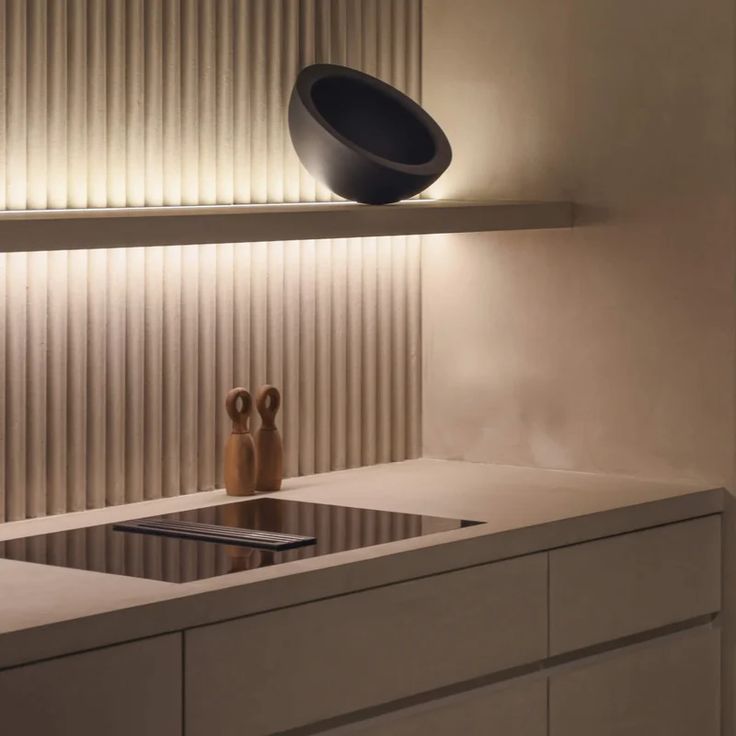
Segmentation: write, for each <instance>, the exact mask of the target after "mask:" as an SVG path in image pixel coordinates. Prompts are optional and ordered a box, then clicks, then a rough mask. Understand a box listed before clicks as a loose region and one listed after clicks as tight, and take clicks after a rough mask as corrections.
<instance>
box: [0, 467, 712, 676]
mask: <svg viewBox="0 0 736 736" xmlns="http://www.w3.org/2000/svg"><path fill="white" fill-rule="evenodd" d="M723 494H724V491H723V489H721V488H713V487H710V488H709V487H708V484H707V483H702V482H698V481H687V482H669V481H656V480H643V479H635V478H627V477H619V476H612V475H595V474H589V473H574V472H566V471H555V470H540V469H535V468H520V467H511V466H498V465H484V464H475V463H465V462H453V461H443V460H428V459H424V460H411V461H406V462H402V463H393V464H390V465H379V466H373V467H368V468H361V469H357V470H346V471H340V472H335V473H327V474H323V475H315V476H307V477H303V478H293V479H290V480H287V481H286V482H285V483H284V490H282V491H281V492H280V493H279V494H278V495H279V496H280V497H282V498H288V499H296V500H304V501H312V502H316V503H320V502H321V503H330V504H340V505H347V506H356V507H362V508H373V509H380V510H387V511H400V512H405V513H410V514H425V515H434V516H446V517H452V518H467V519H474V520H479V521H485V522H486V523H485V524H482V525H480V526H475V527H469V528H465V529H461V530H456V531H452V532H442V533H439V534H433V535H429V536H424V537H417V538H414V539H407V540H403V541H398V542H391V543H388V544H382V545H377V546H373V547H366V548H362V549H357V550H351V551H348V552H340V553H336V554H332V555H326V556H322V557H315V558H309V559H305V560H299V561H295V562H289V563H284V564H281V565H278V566H275V567H265V568H260V569H257V570H251V571H247V572H238V573H232V574H229V575H224V576H219V577H215V578H210V579H207V580H199V581H196V582H191V583H184V584H174V583H163V582H157V581H152V580H146V579H142V578H132V577H123V576H118V575H109V574H105V573H96V572H88V571H84V570H73V569H68V568H62V567H52V566H48V565H40V564H33V563H27V562H15V561H12V560H0V668H2V667H9V666H13V665H17V664H21V663H24V662H30V661H35V660H39V659H44V658H47V657H54V656H59V655H62V654H67V653H70V652H74V651H81V650H85V649H91V648H95V647H99V646H106V645H110V644H114V643H119V642H123V641H129V640H132V639H137V638H141V637H145V636H153V635H157V634H160V633H164V632H169V631H175V630H180V629H183V628H188V627H192V626H200V625H204V624H208V623H212V622H216V621H222V620H225V619H229V618H235V617H238V616H245V615H250V614H253V613H258V612H263V611H267V610H271V609H274V608H280V607H284V606H289V605H296V604H299V603H303V602H306V601H310V600H316V599H319V598H325V597H330V596H335V595H342V594H345V593H349V592H353V591H356V590H362V589H366V588H370V587H375V586H379V585H386V584H391V583H394V582H398V581H401V580H406V579H410V578H415V577H421V576H423V575H431V574H436V573H438V572H444V571H447V570H452V569H457V568H461V567H467V566H470V565H476V564H481V563H483V562H491V561H494V560H499V559H503V558H507V557H514V556H518V555H523V554H529V553H531V552H536V551H539V550H543V549H550V548H553V547H558V546H562V545H568V544H574V543H577V542H581V541H585V540H588V539H594V538H597V537H602V536H608V535H611V534H619V533H623V532H627V531H632V530H635V529H642V528H645V527H650V526H656V525H659V524H665V523H670V522H674V521H680V520H683V519H687V518H692V517H697V516H704V515H707V514H712V513H718V512H720V511H721V510H722V509H723V504H724V496H723ZM232 500H233V499H232V498H231V497H229V496H227V495H226V494H225V493H224V491H212V492H207V493H198V494H193V495H188V496H181V497H177V498H170V499H161V500H156V501H146V502H143V503H138V504H129V505H126V506H118V507H114V508H108V509H99V510H95V511H85V512H80V513H74V514H64V515H62V516H56V517H47V518H43V519H33V520H28V521H22V522H13V523H6V524H0V540H7V539H14V538H18V537H25V536H31V535H36V534H45V533H49V532H54V531H60V530H62V529H72V528H78V527H83V526H93V525H96V524H104V523H109V522H112V521H119V520H122V519H132V518H140V517H142V516H150V515H155V514H160V513H166V512H174V511H181V510H185V509H191V508H196V507H202V506H208V505H216V504H221V503H229V502H231V501H232Z"/></svg>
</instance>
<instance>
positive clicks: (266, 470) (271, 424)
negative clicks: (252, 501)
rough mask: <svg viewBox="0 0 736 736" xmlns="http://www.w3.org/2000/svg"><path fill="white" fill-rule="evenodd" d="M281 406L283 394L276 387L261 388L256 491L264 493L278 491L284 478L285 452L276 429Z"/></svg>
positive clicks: (258, 402)
mask: <svg viewBox="0 0 736 736" xmlns="http://www.w3.org/2000/svg"><path fill="white" fill-rule="evenodd" d="M280 406H281V394H280V393H279V390H278V389H277V388H276V387H275V386H261V388H260V389H259V390H258V395H257V396H256V407H257V409H258V413H259V414H260V415H261V426H260V427H259V429H258V430H256V439H255V443H256V468H257V470H256V490H257V491H261V492H263V493H268V492H271V491H278V490H279V489H280V488H281V480H282V478H283V477H284V450H283V447H282V445H281V435H280V434H279V430H278V429H277V428H276V423H275V420H276V412H278V410H279V407H280Z"/></svg>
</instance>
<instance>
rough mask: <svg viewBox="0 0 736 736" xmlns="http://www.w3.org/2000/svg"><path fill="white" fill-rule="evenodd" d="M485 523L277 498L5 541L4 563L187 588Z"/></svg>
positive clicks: (1, 547) (1, 554) (1, 544)
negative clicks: (237, 574)
mask: <svg viewBox="0 0 736 736" xmlns="http://www.w3.org/2000/svg"><path fill="white" fill-rule="evenodd" d="M480 523H482V522H478V521H469V520H463V519H445V518H441V517H436V516H423V515H416V514H401V513H397V512H393V511H373V510H369V509H359V508H352V507H347V506H332V505H329V504H318V503H307V502H304V501H290V500H285V499H279V498H270V497H269V498H258V499H252V500H251V499H247V500H246V499H243V500H239V501H235V502H233V503H228V504H224V505H222V506H209V507H207V508H201V509H194V510H192V511H183V512H179V513H174V514H163V515H161V516H153V517H148V518H145V519H135V520H132V521H125V522H117V523H114V524H104V525H100V526H91V527H86V528H83V529H72V530H69V531H63V532H56V533H53V534H44V535H39V536H35V537H26V538H24V539H14V540H9V541H7V542H0V558H6V559H10V560H21V561H25V562H35V563H41V564H46V565H56V566H60V567H69V568H74V569H77V570H93V571H96V572H106V573H111V574H114V575H126V576H129V577H137V578H148V579H150V580H160V581H164V582H169V583H187V582H191V581H193V580H203V579H205V578H212V577H217V576H219V575H227V574H228V573H233V572H240V571H243V570H253V569H256V568H259V567H268V566H270V565H279V564H281V563H284V562H291V561H293V560H303V559H306V558H308V557H319V556H321V555H328V554H332V553H334V552H343V551H345V550H350V549H357V548H359V547H372V546H374V545H378V544H385V543H387V542H395V541H397V540H400V539H410V538H412V537H421V536H425V535H428V534H435V533H437V532H443V531H450V530H453V529H460V528H462V527H466V526H474V525H475V524H480Z"/></svg>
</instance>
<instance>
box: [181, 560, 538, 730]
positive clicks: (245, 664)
mask: <svg viewBox="0 0 736 736" xmlns="http://www.w3.org/2000/svg"><path fill="white" fill-rule="evenodd" d="M546 583H547V560H546V555H532V556H529V557H523V558H518V559H514V560H508V561H505V562H500V563H496V564H492V565H483V566H480V567H475V568H470V569H467V570H459V571H457V572H453V573H448V574H443V575H437V576H433V577H429V578H423V579H421V580H414V581H410V582H406V583H401V584H397V585H391V586H387V587H384V588H378V589H375V590H369V591H364V592H361V593H355V594H351V595H345V596H342V597H339V598H332V599H329V600H324V601H318V602H314V603H307V604H305V605H301V606H296V607H293V608H287V609H283V610H280V611H273V612H270V613H264V614H259V615H256V616H251V617H248V618H244V619H237V620H235V621H229V622H225V623H222V624H213V625H211V626H206V627H202V628H199V629H194V630H192V631H189V632H186V634H185V636H186V662H185V678H186V679H185V691H186V700H185V702H186V719H187V735H188V736H208V735H210V734H213V733H216V734H218V736H227V735H228V734H243V733H248V734H249V736H256V735H257V734H267V733H272V732H274V731H280V730H284V729H288V728H293V727H296V726H299V725H303V724H307V723H312V722H315V721H320V720H322V719H325V718H330V717H332V716H335V715H338V714H344V713H349V712H351V711H354V710H359V709H361V708H366V707H370V706H373V705H377V704H380V703H384V702H387V701H391V700H394V699H398V698H402V697H406V696H409V695H413V694H416V693H419V692H422V691H426V690H431V689H433V688H436V687H441V686H443V685H448V684H451V683H453V682H459V681H463V680H468V679H471V678H474V677H479V676H481V675H485V674H488V673H490V672H494V671H499V670H503V669H505V668H508V667H513V666H515V665H519V664H522V663H524V662H529V661H533V660H537V659H540V658H543V657H544V656H545V652H546V646H547V635H546V616H547V606H546V597H547V585H546Z"/></svg>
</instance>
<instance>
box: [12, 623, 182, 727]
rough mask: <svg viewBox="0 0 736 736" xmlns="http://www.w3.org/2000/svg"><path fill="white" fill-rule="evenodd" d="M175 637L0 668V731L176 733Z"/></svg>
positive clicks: (177, 668) (177, 679) (178, 724)
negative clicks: (0, 726)
mask: <svg viewBox="0 0 736 736" xmlns="http://www.w3.org/2000/svg"><path fill="white" fill-rule="evenodd" d="M181 695H182V693H181V634H169V635H166V636H159V637H154V638H151V639H144V640H141V641H136V642H131V643H129V644H120V645H117V646H112V647H107V648H105V649H97V650H94V651H90V652H84V653H81V654H72V655H70V656H67V657H59V658H58V659H51V660H47V661H44V662H36V663H34V664H29V665H23V666H21V667H14V668H12V669H7V670H2V671H0V722H1V723H2V728H0V730H1V731H2V732H3V733H6V734H29V735H30V734H34V735H36V734H38V736H70V735H71V734H73V735H74V736H101V735H102V734H104V736H131V734H136V736H179V735H180V734H181V732H182V722H181V711H182V702H181Z"/></svg>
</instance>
